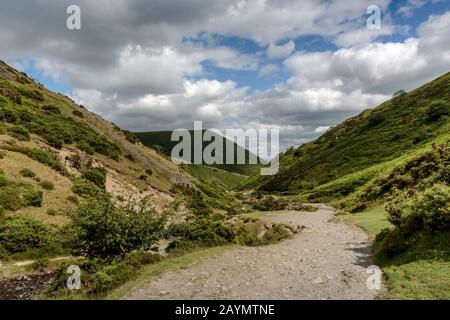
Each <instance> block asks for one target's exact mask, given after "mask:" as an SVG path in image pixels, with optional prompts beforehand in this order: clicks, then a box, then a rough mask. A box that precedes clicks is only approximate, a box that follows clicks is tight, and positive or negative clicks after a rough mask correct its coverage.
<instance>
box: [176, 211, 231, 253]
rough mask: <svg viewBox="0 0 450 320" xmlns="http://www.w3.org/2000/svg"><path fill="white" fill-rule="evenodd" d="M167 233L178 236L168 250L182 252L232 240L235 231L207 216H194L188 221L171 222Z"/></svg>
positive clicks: (218, 244)
mask: <svg viewBox="0 0 450 320" xmlns="http://www.w3.org/2000/svg"><path fill="white" fill-rule="evenodd" d="M168 235H170V236H174V237H179V238H180V239H179V240H177V241H174V242H172V243H171V244H170V245H169V247H168V248H167V250H168V251H169V252H177V253H179V252H184V251H188V250H189V249H192V248H195V247H214V246H220V245H224V244H228V243H231V242H233V240H234V236H235V231H234V229H233V228H232V227H230V226H227V225H225V224H223V223H222V222H221V221H215V220H213V219H211V218H209V217H207V218H196V219H195V220H193V221H191V222H188V223H180V224H173V225H171V226H170V228H169V230H168Z"/></svg>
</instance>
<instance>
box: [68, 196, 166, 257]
mask: <svg viewBox="0 0 450 320" xmlns="http://www.w3.org/2000/svg"><path fill="white" fill-rule="evenodd" d="M165 219H166V217H165V215H160V214H158V213H157V212H156V211H154V210H153V209H152V208H151V207H150V206H149V205H148V203H147V202H145V201H144V202H141V203H140V204H138V208H136V204H135V203H133V204H130V205H127V206H124V207H118V206H117V205H115V204H114V202H113V201H112V200H111V198H110V197H102V198H97V199H94V198H91V199H90V201H88V202H87V203H85V204H83V205H81V206H80V207H79V208H78V210H77V211H76V212H75V213H74V214H73V215H72V222H71V224H70V228H71V230H73V233H74V234H75V235H76V241H74V244H73V247H74V249H75V251H76V252H77V254H84V255H87V256H88V257H100V258H105V259H108V258H111V257H114V256H122V255H125V254H127V253H129V252H131V251H133V250H149V249H150V248H151V246H152V245H153V244H154V243H155V242H156V241H157V240H159V239H160V238H161V237H162V236H163V233H164V222H165Z"/></svg>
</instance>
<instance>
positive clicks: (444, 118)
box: [241, 73, 450, 299]
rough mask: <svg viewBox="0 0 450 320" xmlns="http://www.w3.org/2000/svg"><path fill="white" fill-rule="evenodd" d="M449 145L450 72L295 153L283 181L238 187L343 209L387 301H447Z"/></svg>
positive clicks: (256, 180) (286, 159)
mask: <svg viewBox="0 0 450 320" xmlns="http://www.w3.org/2000/svg"><path fill="white" fill-rule="evenodd" d="M449 145H450V74H449V73H447V74H445V75H443V76H441V77H440V78H438V79H436V80H434V81H432V82H430V83H428V84H426V85H424V86H422V87H421V88H419V89H416V90H414V91H412V92H410V93H406V92H404V91H401V92H397V93H395V94H394V96H393V99H391V100H389V101H387V102H385V103H383V104H382V105H381V106H379V107H378V108H375V109H373V110H366V111H364V112H363V113H361V114H360V115H358V116H356V117H353V118H350V119H348V120H346V121H344V122H343V123H342V124H340V125H338V126H336V127H334V128H332V129H330V130H328V132H326V133H325V134H324V135H323V136H321V137H320V138H319V139H317V140H316V141H313V142H310V143H307V144H305V145H302V146H301V147H299V148H291V149H289V150H288V151H287V152H286V153H285V154H283V155H282V157H281V169H280V172H279V173H278V174H277V175H275V176H272V177H260V176H254V177H250V178H249V179H247V181H245V182H244V183H243V184H242V186H241V187H242V188H253V189H256V190H257V191H258V192H260V193H267V192H277V193H279V194H289V195H291V196H290V197H291V198H292V197H293V198H297V199H303V200H308V201H316V202H329V203H331V204H332V205H334V206H336V207H337V208H339V209H341V211H340V215H342V216H344V218H345V219H347V220H349V221H351V222H353V223H355V224H357V225H359V226H361V227H362V228H363V229H364V230H366V231H367V233H368V235H369V237H370V238H371V239H373V240H374V247H373V256H374V262H375V263H376V264H378V265H379V266H381V267H382V268H383V271H384V274H385V276H386V280H387V281H386V285H387V287H388V288H389V293H388V294H387V296H386V298H394V299H405V298H407V299H410V298H413V299H414V298H416V299H417V298H419V299H449V298H450V290H449V288H450V276H449V275H450V273H449V270H450V246H449V245H450V149H449ZM292 194H295V196H292ZM272 203H273V202H272V201H269V200H266V201H264V199H263V201H261V202H260V203H257V205H263V207H264V205H265V204H272ZM272 205H273V204H272Z"/></svg>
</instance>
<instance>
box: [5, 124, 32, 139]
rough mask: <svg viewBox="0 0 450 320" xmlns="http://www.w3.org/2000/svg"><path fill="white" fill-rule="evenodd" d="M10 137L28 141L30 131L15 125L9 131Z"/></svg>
mask: <svg viewBox="0 0 450 320" xmlns="http://www.w3.org/2000/svg"><path fill="white" fill-rule="evenodd" d="M9 131H10V132H11V135H12V136H13V137H15V138H17V139H19V140H23V141H28V140H30V131H28V129H27V128H25V127H24V126H22V125H20V124H19V125H15V126H13V127H11V128H10V129H9Z"/></svg>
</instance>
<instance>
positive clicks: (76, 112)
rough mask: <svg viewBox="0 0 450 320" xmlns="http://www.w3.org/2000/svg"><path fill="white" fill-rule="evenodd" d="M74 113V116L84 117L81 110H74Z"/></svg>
mask: <svg viewBox="0 0 450 320" xmlns="http://www.w3.org/2000/svg"><path fill="white" fill-rule="evenodd" d="M72 113H73V115H74V116H77V117H79V118H83V117H84V115H83V112H81V111H80V110H73V111H72Z"/></svg>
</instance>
